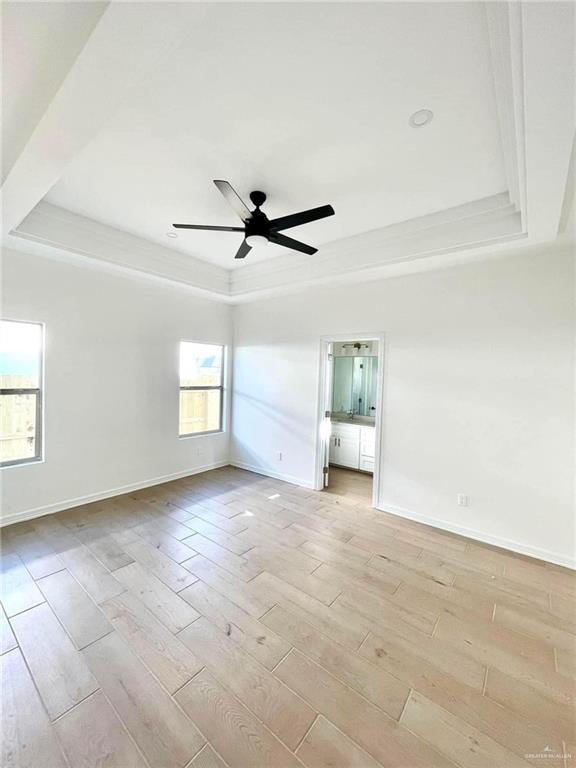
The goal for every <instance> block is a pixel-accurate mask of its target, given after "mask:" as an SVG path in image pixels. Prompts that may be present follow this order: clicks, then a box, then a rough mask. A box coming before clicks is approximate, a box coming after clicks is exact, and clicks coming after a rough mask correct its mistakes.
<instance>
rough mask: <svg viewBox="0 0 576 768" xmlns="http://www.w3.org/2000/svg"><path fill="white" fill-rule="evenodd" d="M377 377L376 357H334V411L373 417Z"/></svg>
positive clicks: (335, 412)
mask: <svg viewBox="0 0 576 768" xmlns="http://www.w3.org/2000/svg"><path fill="white" fill-rule="evenodd" d="M377 378H378V358H377V357H351V356H347V357H335V358H334V382H333V387H332V412H333V413H334V414H343V415H344V414H347V415H357V416H371V417H374V416H375V414H376V381H377Z"/></svg>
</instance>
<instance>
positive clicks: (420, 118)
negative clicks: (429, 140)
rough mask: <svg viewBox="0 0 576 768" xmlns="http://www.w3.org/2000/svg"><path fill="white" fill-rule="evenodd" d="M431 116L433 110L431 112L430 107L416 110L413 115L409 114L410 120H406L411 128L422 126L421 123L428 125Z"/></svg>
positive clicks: (432, 115)
mask: <svg viewBox="0 0 576 768" xmlns="http://www.w3.org/2000/svg"><path fill="white" fill-rule="evenodd" d="M433 117H434V112H432V110H431V109H419V110H418V111H417V112H414V114H413V115H410V120H409V121H408V122H409V123H410V125H411V126H412V128H422V126H423V125H428V123H429V122H431V121H432V118H433Z"/></svg>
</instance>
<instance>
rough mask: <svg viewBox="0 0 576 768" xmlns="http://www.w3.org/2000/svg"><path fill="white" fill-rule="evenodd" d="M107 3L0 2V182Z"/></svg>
mask: <svg viewBox="0 0 576 768" xmlns="http://www.w3.org/2000/svg"><path fill="white" fill-rule="evenodd" d="M106 5H107V4H106V3H100V2H92V3H69V2H68V3H59V2H37V3H27V2H3V3H2V5H1V19H2V178H4V177H5V176H6V174H7V173H8V171H9V170H10V168H11V167H12V165H13V164H14V161H15V160H16V158H17V157H18V154H19V153H20V151H21V150H22V148H23V146H24V144H25V143H26V140H27V139H28V138H29V136H30V134H31V133H32V130H33V129H34V127H35V125H36V123H37V122H38V120H39V119H40V117H41V116H42V114H43V112H44V110H45V109H46V107H47V106H48V104H50V101H51V100H52V97H53V96H54V94H55V93H56V91H57V89H58V87H59V86H60V84H61V82H62V80H63V79H64V77H65V76H66V74H67V72H68V70H69V69H70V67H71V66H72V64H73V63H74V60H75V58H76V56H77V55H78V53H79V52H80V50H81V49H82V46H83V45H84V43H85V42H86V40H87V38H88V36H89V35H90V33H91V32H92V30H93V29H94V26H95V24H96V23H97V21H98V19H99V18H100V16H101V15H102V13H103V12H104V10H105V8H106Z"/></svg>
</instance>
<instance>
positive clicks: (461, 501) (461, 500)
mask: <svg viewBox="0 0 576 768" xmlns="http://www.w3.org/2000/svg"><path fill="white" fill-rule="evenodd" d="M457 498H458V506H459V507H467V506H468V505H469V504H470V497H469V496H466V494H465V493H459V494H458V497H457Z"/></svg>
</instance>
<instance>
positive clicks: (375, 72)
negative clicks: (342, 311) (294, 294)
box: [4, 3, 573, 295]
mask: <svg viewBox="0 0 576 768" xmlns="http://www.w3.org/2000/svg"><path fill="white" fill-rule="evenodd" d="M6 5H8V6H10V28H9V30H8V32H9V35H10V36H11V37H13V36H14V35H15V34H16V32H17V36H18V39H19V40H24V41H26V46H25V49H22V45H24V43H22V45H21V46H20V47H18V46H14V45H13V44H11V45H10V46H8V49H7V55H8V57H9V58H10V62H8V63H9V67H8V72H9V73H10V72H12V73H17V72H18V67H17V66H16V64H17V62H18V60H19V59H22V58H23V57H24V59H26V60H31V61H32V60H33V61H36V60H38V61H40V60H41V61H42V62H44V63H47V62H49V61H50V60H51V58H50V57H52V60H53V61H54V63H55V65H58V67H60V69H59V70H58V69H56V70H55V74H54V77H53V82H51V83H50V87H47V88H45V89H44V90H43V93H45V94H47V96H46V97H45V99H46V100H47V101H46V104H44V105H43V109H44V110H45V111H44V113H43V116H42V117H40V115H33V114H32V111H31V107H29V108H28V112H27V113H26V114H29V115H31V117H28V121H29V122H30V121H32V119H33V118H34V119H36V121H37V125H36V130H35V131H29V130H24V129H23V128H18V123H17V118H16V117H13V116H12V115H13V114H15V110H14V109H12V110H11V111H9V113H8V118H9V120H11V121H12V122H11V124H10V126H9V128H10V130H8V133H7V141H8V143H10V142H12V144H11V146H8V147H7V151H8V155H9V156H10V153H12V155H13V156H14V157H17V158H18V162H16V163H15V165H14V168H13V169H12V173H11V174H10V176H9V178H8V179H7V182H6V184H5V195H6V199H7V200H8V203H9V204H8V205H7V206H6V207H7V213H6V215H5V222H4V234H5V236H8V237H9V238H10V237H11V239H12V240H15V239H17V238H19V239H20V240H21V241H22V240H27V241H28V242H35V243H37V244H44V246H46V247H47V248H52V249H53V248H58V247H60V248H61V250H63V251H66V252H67V253H73V252H75V253H78V254H79V255H83V256H84V257H88V258H92V257H96V258H102V259H103V260H104V261H106V262H108V263H109V264H111V263H114V262H117V263H118V264H120V265H122V266H124V267H127V268H129V269H139V268H141V270H142V271H143V272H146V273H148V274H159V275H163V276H164V277H167V278H168V279H170V276H171V270H172V272H173V274H172V276H173V277H174V279H178V280H179V281H181V282H187V283H189V284H190V285H193V286H194V285H195V286H196V287H201V288H202V289H203V290H204V289H205V288H207V289H208V290H209V284H210V281H211V280H212V281H213V283H214V285H213V287H214V292H215V294H218V295H223V294H226V295H233V294H234V293H238V294H239V293H243V292H246V293H250V292H251V290H252V289H254V290H256V286H258V285H266V287H267V289H268V288H270V285H271V284H272V283H274V281H275V280H276V282H277V283H278V284H279V283H280V282H282V281H283V282H284V283H285V284H288V283H290V282H291V281H292V277H293V275H291V265H294V268H296V267H298V268H299V269H300V270H303V271H304V272H303V273H305V274H307V275H309V276H310V279H321V276H322V274H325V275H329V274H330V273H331V272H334V271H338V272H339V273H340V274H344V273H350V272H351V271H354V269H356V268H358V269H360V268H362V269H367V268H368V267H370V268H372V267H374V266H375V265H377V262H383V263H384V262H390V261H397V260H398V259H399V258H406V259H409V258H415V257H418V258H421V257H422V255H423V254H426V253H427V252H434V253H435V254H436V253H438V252H451V251H453V250H454V249H455V248H460V249H468V250H469V249H470V248H471V247H473V246H479V245H481V244H483V243H488V244H489V243H498V242H500V241H508V240H510V241H511V240H514V239H518V238H523V237H528V235H529V234H530V233H529V232H528V228H527V226H526V216H527V212H528V210H529V206H530V203H531V202H532V204H534V201H533V200H532V201H531V200H530V199H527V197H526V194H525V188H526V175H527V174H528V173H529V172H530V171H531V169H532V168H533V167H534V163H535V159H534V154H532V155H531V156H529V157H528V158H526V157H525V154H524V146H525V144H526V139H527V137H528V138H530V136H532V144H531V145H529V146H530V147H531V150H532V152H534V146H535V145H534V136H535V135H536V134H534V132H533V131H532V126H536V123H535V119H534V118H533V117H532V113H530V112H529V110H528V107H530V106H531V104H532V102H531V101H530V99H531V97H530V93H531V91H530V88H532V89H537V88H538V87H539V88H540V90H541V91H544V90H545V91H546V92H547V93H548V94H549V98H550V99H552V101H553V103H552V104H549V108H552V109H555V110H556V111H557V112H558V110H563V114H564V115H566V114H568V110H569V108H570V106H571V105H570V104H569V103H568V104H564V105H562V104H561V97H562V94H565V93H566V92H567V89H566V88H564V91H563V92H562V94H561V93H558V94H555V93H554V88H550V87H549V84H548V83H545V82H544V79H545V75H546V73H547V71H548V70H547V66H546V62H545V61H542V60H540V64H541V66H540V78H541V79H542V80H543V82H537V76H536V74H535V73H536V69H535V67H534V62H532V58H531V56H530V53H531V51H532V49H533V50H534V52H538V51H540V50H541V49H546V50H549V48H550V46H549V43H548V41H547V39H546V34H555V33H556V32H557V30H562V35H561V37H562V36H563V38H562V39H560V40H556V38H555V45H556V48H557V49H558V50H556V51H552V52H550V53H548V54H547V55H548V56H550V57H551V58H554V57H555V56H556V58H557V61H556V62H550V68H551V69H552V68H553V67H554V66H556V68H557V67H558V65H559V63H560V64H562V65H565V64H566V62H569V64H570V67H573V58H570V57H569V56H568V53H567V51H568V50H570V49H571V48H570V47H571V45H572V44H573V39H572V37H571V31H570V23H569V22H570V20H571V13H573V10H570V7H569V4H566V3H564V4H561V3H558V4H556V3H550V4H544V5H543V4H527V5H526V6H521V5H520V4H510V5H509V4H507V3H498V4H491V3H488V4H483V3H358V4H352V3H321V4H319V3H270V4H267V3H237V4H234V3H232V4H228V3H226V4H220V3H211V4H209V3H177V4H172V3H170V4H159V3H135V4H132V3H125V4H124V3H122V4H110V5H109V6H108V7H106V4H104V3H101V4H95V3H73V4H72V5H70V4H60V3H54V4H50V3H48V4H38V5H40V6H43V11H42V12H43V14H44V16H48V17H49V18H47V19H45V20H44V21H45V22H46V23H47V24H48V25H49V26H50V25H51V28H52V29H53V34H52V35H51V36H50V39H48V38H47V37H46V36H45V35H44V36H42V35H39V33H38V30H37V20H36V19H35V18H34V15H33V14H32V13H30V8H29V6H33V5H36V4H33V3H7V4H6ZM530 5H532V9H530ZM546 5H547V8H548V9H549V10H546ZM62 6H68V7H69V8H74V9H75V10H74V11H73V12H70V15H66V13H64V14H63V10H62ZM119 6H120V7H119ZM496 6H497V7H496ZM19 8H21V9H23V10H18V9H19ZM49 9H52V10H49ZM519 9H520V10H519ZM51 13H52V16H50V14H51ZM546 13H548V15H549V16H550V18H551V20H552V23H548V25H547V26H548V27H549V29H548V31H546V30H544V31H541V29H542V23H543V21H546V22H548V18H547V17H546V18H543V16H542V14H546ZM569 17H570V18H569ZM43 23H44V22H43ZM545 26H546V25H545ZM35 30H36V31H35ZM522 45H523V46H524V59H523V58H522V56H521V55H519V50H520V53H521V52H522ZM518 49H519V50H518ZM531 67H534V73H533V74H531ZM60 70H62V71H60ZM66 71H67V76H65V74H66ZM565 74H566V77H567V78H568V79H567V83H568V91H569V89H570V85H569V84H570V82H572V81H571V80H570V78H571V77H573V71H572V70H570V71H566V73H565ZM529 75H530V76H531V77H532V80H528V79H527V78H528V76H529ZM34 77H36V81H34ZM60 81H62V84H61V87H60V88H59V89H58V86H60ZM41 86H42V81H41V80H39V76H38V75H35V76H34V75H33V74H30V75H29V76H28V79H27V80H26V79H25V78H22V77H20V79H19V78H18V77H17V76H16V74H13V75H11V76H10V77H9V79H8V81H7V82H5V92H6V93H7V95H6V96H5V97H4V99H5V101H6V102H7V103H8V104H9V105H10V104H16V97H15V95H14V93H15V89H16V88H17V87H18V88H19V90H20V91H21V92H22V94H23V95H21V97H20V104H21V105H23V106H22V108H23V109H24V107H26V103H25V97H26V98H28V99H29V100H30V101H31V103H35V102H34V99H37V96H38V92H39V88H41ZM555 87H556V88H558V87H559V86H555ZM535 92H536V91H535ZM550 94H551V95H550ZM554 98H556V102H554ZM527 100H528V101H529V102H530V103H529V104H528V105H527V104H526V101H527ZM423 108H426V109H430V110H432V111H433V113H434V118H433V120H432V122H431V123H430V124H428V125H426V126H424V127H420V128H414V127H412V126H411V125H410V124H409V117H410V115H411V114H412V113H413V112H415V111H417V110H419V109H423ZM36 110H38V107H37V106H36ZM24 111H25V109H24ZM558 117H559V115H558V114H557V115H556V124H557V123H558ZM21 122H22V121H21ZM555 130H556V131H557V132H559V135H557V136H556V137H555V141H556V142H558V140H560V141H561V147H560V148H558V147H557V148H556V152H557V154H558V155H559V156H558V157H557V158H552V159H553V160H556V162H557V170H556V184H557V187H558V189H559V188H560V187H561V186H562V185H563V183H564V182H565V178H566V171H567V169H564V170H563V162H564V155H565V154H566V153H565V147H564V144H566V143H568V144H569V141H568V139H567V137H570V136H571V133H570V132H571V131H573V124H572V126H570V125H562V124H560V127H558V125H556V128H555ZM28 133H30V134H31V135H30V137H28V135H26V134H28ZM550 135H552V134H550ZM11 137H12V138H11ZM23 137H24V138H23ZM537 138H538V141H545V140H547V138H546V135H545V132H544V131H542V130H540V136H538V137H537ZM19 143H20V144H22V145H23V148H22V147H21V146H19ZM560 150H561V151H560ZM43 153H48V156H49V162H45V161H44V158H45V154H43ZM560 154H562V157H560ZM568 157H569V151H568ZM536 160H538V158H536ZM542 162H543V161H542V159H541V158H540V163H542ZM550 162H551V161H550V159H549V160H548V164H550ZM566 162H567V161H566ZM531 163H532V165H531ZM536 164H537V163H536ZM562 174H564V178H562ZM214 178H225V179H228V180H230V181H231V183H232V184H233V185H234V186H235V187H236V188H237V189H238V191H239V192H240V194H241V195H242V196H243V197H245V198H248V193H249V192H250V191H251V190H252V189H262V190H264V191H265V192H266V193H267V194H268V201H267V202H266V204H265V210H266V212H267V213H268V214H269V215H270V216H279V215H283V214H286V213H292V212H294V211H297V210H301V209H304V208H309V207H313V206H316V205H321V204H325V203H331V204H332V205H333V206H334V208H335V209H336V216H335V217H332V218H329V219H326V220H324V221H321V222H316V223H313V224H310V225H306V226H304V227H302V228H300V229H297V230H292V231H291V233H290V234H291V236H294V237H297V238H299V239H302V240H304V241H305V242H309V243H310V244H313V245H318V246H320V248H321V250H320V253H319V254H317V255H316V257H305V259H304V258H303V257H301V256H299V255H297V254H295V255H294V256H293V255H292V254H291V253H289V252H286V251H285V250H284V249H281V248H277V247H274V246H269V247H268V248H266V249H263V250H261V251H259V250H254V251H252V252H251V254H250V257H249V260H247V262H246V263H245V264H241V265H238V263H237V262H236V263H235V262H234V260H233V255H234V253H235V251H236V248H237V246H238V244H239V242H238V235H237V234H232V233H202V232H180V233H178V238H177V239H173V238H168V237H167V235H166V233H167V232H170V231H171V226H170V225H171V223H172V222H174V221H181V222H191V223H199V224H206V223H209V224H224V225H226V224H236V223H237V222H236V221H235V219H234V214H233V213H232V212H231V211H230V210H229V209H228V207H227V205H226V203H225V201H224V200H223V199H222V198H221V197H220V195H219V194H218V192H217V190H216V189H215V187H214V186H213V184H212V179H214ZM558 194H560V196H562V193H561V192H558V191H557V195H558ZM548 197H550V195H548ZM560 203H561V200H560ZM35 205H36V208H34V206H35ZM27 214H28V215H27ZM534 215H536V214H534ZM552 229H553V226H552V225H551V224H550V225H549V230H552ZM10 232H12V234H11V235H10ZM399 238H400V240H401V243H400V240H399ZM426 241H427V243H426ZM359 248H361V249H362V253H359V252H358V249H359ZM139 259H140V261H139ZM310 259H313V261H310ZM139 264H140V267H139ZM160 264H161V265H162V267H160V266H159V265H160ZM187 269H188V271H189V274H188V276H187V277H186V278H184V277H183V275H184V274H185V273H186V270H187ZM230 270H233V273H231V272H230ZM274 273H277V274H278V275H279V277H278V278H277V279H276V278H274V279H272V278H271V275H273V274H274ZM214 281H215V282H214ZM216 283H217V284H218V287H216Z"/></svg>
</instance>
